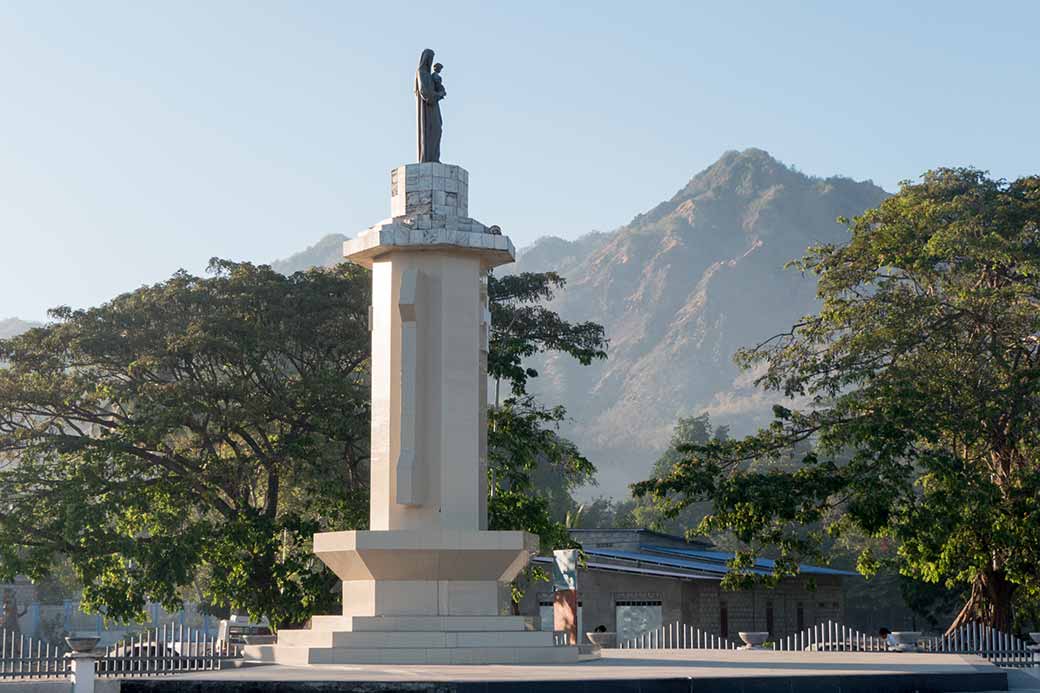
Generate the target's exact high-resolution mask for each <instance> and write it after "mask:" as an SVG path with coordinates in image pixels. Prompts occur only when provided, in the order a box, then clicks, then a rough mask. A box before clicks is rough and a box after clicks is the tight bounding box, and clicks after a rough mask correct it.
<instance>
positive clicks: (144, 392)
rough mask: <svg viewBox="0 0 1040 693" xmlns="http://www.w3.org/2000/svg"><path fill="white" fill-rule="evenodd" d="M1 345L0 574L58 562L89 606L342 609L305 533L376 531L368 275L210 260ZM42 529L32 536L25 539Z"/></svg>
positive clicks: (115, 613)
mask: <svg viewBox="0 0 1040 693" xmlns="http://www.w3.org/2000/svg"><path fill="white" fill-rule="evenodd" d="M211 270H212V272H213V274H214V276H212V277H210V278H205V279H202V278H199V277H194V276H191V275H189V274H187V273H184V272H181V273H178V274H176V275H175V276H174V277H173V278H172V279H170V280H169V281H167V282H164V283H162V284H157V285H155V286H150V287H144V288H142V289H139V290H137V291H134V292H132V293H129V294H125V295H122V296H119V297H118V298H116V299H114V300H112V301H111V302H109V303H106V304H104V305H102V306H100V307H98V308H91V309H88V310H77V311H74V310H70V309H68V308H61V309H58V310H55V311H53V312H52V318H53V319H54V320H55V321H56V322H54V323H53V324H51V325H49V326H47V327H44V328H38V329H34V330H31V331H30V332H28V333H26V334H24V335H21V336H19V337H16V338H14V339H11V340H7V341H3V342H0V361H5V362H6V363H7V367H6V368H3V369H0V453H2V454H4V455H6V456H8V459H9V460H11V459H16V460H17V461H16V462H11V463H9V464H7V465H6V466H5V467H4V468H3V470H2V471H0V494H2V506H0V578H3V579H11V578H12V577H13V576H14V575H15V574H16V573H17V574H25V575H29V576H31V577H34V578H42V577H44V576H45V575H46V573H47V572H48V570H49V567H50V566H51V564H52V561H53V557H54V556H55V555H56V554H57V555H63V556H65V557H67V559H68V560H69V561H70V562H71V565H72V567H73V569H74V571H75V573H76V575H77V577H78V578H79V581H80V582H81V584H82V585H83V601H84V605H85V606H86V607H87V608H94V609H101V610H103V611H104V613H106V614H107V615H108V616H109V617H110V618H114V619H116V620H129V619H132V618H134V617H136V616H138V614H139V613H140V612H141V610H142V608H143V606H144V604H145V603H146V601H147V600H158V601H160V602H162V603H163V604H164V605H166V606H167V607H170V608H172V607H175V606H176V605H177V604H178V603H179V598H178V589H179V588H180V587H182V586H185V585H188V584H190V583H192V581H194V580H196V579H198V577H199V576H200V575H203V576H205V580H204V581H205V584H206V588H205V592H206V594H205V596H206V598H207V599H208V600H209V601H210V602H211V603H212V604H217V605H224V606H227V607H230V608H233V609H236V610H245V611H248V612H249V613H250V614H251V615H252V616H254V617H260V616H267V617H268V618H270V620H271V621H272V623H273V624H275V625H276V626H277V625H280V624H285V623H299V622H301V621H303V620H305V619H306V618H307V617H308V616H309V615H310V614H311V613H312V612H314V611H316V610H320V609H325V608H330V607H331V605H332V604H333V603H334V602H335V600H336V596H335V594H334V590H333V587H334V576H332V575H331V573H329V572H328V571H325V570H324V569H323V568H322V566H321V565H320V563H318V562H317V561H316V560H315V559H314V558H313V556H312V555H311V552H310V540H311V535H312V534H313V533H314V532H315V531H319V530H324V529H333V528H335V529H343V528H350V527H361V526H363V524H364V523H365V522H366V521H367V493H366V490H365V489H366V483H367V478H365V475H364V474H363V472H364V466H365V462H366V456H367V444H368V421H369V413H368V387H367V381H366V379H365V378H366V372H367V360H368V351H369V346H368V341H369V340H368V331H367V327H366V313H367V306H368V303H369V300H368V290H369V289H368V284H369V280H368V275H367V273H364V272H362V271H360V270H358V269H357V268H355V267H353V266H351V265H346V264H344V265H341V266H339V267H337V268H335V269H331V270H312V271H308V272H302V273H297V274H294V275H292V276H290V277H285V276H282V275H280V274H278V273H277V272H274V271H272V270H271V269H270V268H269V267H257V266H254V265H251V264H248V263H242V264H236V263H231V262H226V261H220V260H214V261H213V262H212V263H211ZM29 528H31V529H29Z"/></svg>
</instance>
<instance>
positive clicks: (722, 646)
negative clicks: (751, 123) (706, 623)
mask: <svg viewBox="0 0 1040 693" xmlns="http://www.w3.org/2000/svg"><path fill="white" fill-rule="evenodd" d="M618 647H619V648H621V649H626V650H735V649H737V648H738V647H740V645H738V644H736V643H734V642H732V641H730V640H727V639H726V638H724V637H722V636H721V635H716V634H715V633H709V632H707V631H703V630H701V629H700V628H694V627H693V626H689V625H686V624H685V623H680V622H679V621H676V622H675V623H669V624H667V625H663V626H661V627H660V628H654V629H653V630H648V631H646V632H644V633H640V634H639V635H637V636H636V637H634V638H630V639H628V640H623V641H621V642H620V643H618Z"/></svg>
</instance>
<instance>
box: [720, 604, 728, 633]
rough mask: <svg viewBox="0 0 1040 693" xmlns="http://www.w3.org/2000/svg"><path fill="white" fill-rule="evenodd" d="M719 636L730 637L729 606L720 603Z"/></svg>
mask: <svg viewBox="0 0 1040 693" xmlns="http://www.w3.org/2000/svg"><path fill="white" fill-rule="evenodd" d="M719 635H721V636H722V637H724V638H728V637H729V605H728V604H726V602H719Z"/></svg>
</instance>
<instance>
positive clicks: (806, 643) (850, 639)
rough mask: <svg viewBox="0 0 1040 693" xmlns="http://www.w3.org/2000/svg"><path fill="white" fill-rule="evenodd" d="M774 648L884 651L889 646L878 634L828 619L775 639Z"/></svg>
mask: <svg viewBox="0 0 1040 693" xmlns="http://www.w3.org/2000/svg"><path fill="white" fill-rule="evenodd" d="M773 649H774V650H782V651H784V652H787V651H800V650H810V651H816V652H884V651H886V649H887V648H886V646H885V641H884V640H882V639H881V638H879V637H878V636H876V635H867V634H866V633H862V632H860V631H858V630H856V629H854V628H850V627H848V626H846V625H844V624H842V623H835V622H834V621H827V622H826V623H818V624H816V625H815V626H810V627H808V628H806V629H805V630H803V631H801V632H800V633H795V634H794V635H788V636H787V637H785V638H778V639H776V640H774V641H773Z"/></svg>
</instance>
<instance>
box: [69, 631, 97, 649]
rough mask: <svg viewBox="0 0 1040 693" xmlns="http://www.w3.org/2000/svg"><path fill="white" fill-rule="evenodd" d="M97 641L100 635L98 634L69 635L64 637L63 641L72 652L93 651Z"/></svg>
mask: <svg viewBox="0 0 1040 693" xmlns="http://www.w3.org/2000/svg"><path fill="white" fill-rule="evenodd" d="M99 642H101V637H100V636H98V635H70V636H68V637H67V638H65V643H66V644H67V645H68V646H69V649H71V650H72V651H73V652H93V650H94V648H95V647H97V644H98V643H99Z"/></svg>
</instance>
